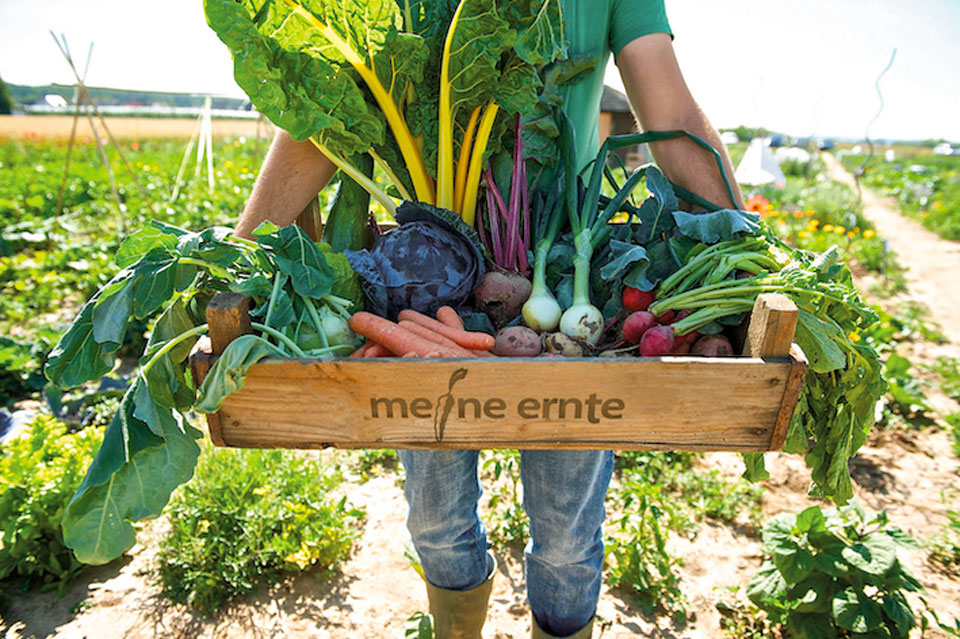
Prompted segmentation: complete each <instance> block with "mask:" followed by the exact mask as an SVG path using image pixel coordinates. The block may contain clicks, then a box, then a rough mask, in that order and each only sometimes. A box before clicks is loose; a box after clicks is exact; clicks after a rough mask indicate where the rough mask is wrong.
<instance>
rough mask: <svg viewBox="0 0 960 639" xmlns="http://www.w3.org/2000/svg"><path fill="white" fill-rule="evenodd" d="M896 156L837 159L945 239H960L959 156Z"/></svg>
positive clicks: (845, 157)
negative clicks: (860, 171)
mask: <svg viewBox="0 0 960 639" xmlns="http://www.w3.org/2000/svg"><path fill="white" fill-rule="evenodd" d="M898 156H899V157H896V156H895V159H893V160H885V159H883V158H880V157H874V158H867V156H864V155H860V154H852V153H844V154H843V155H842V156H841V157H840V159H841V161H842V162H843V165H844V166H845V167H846V168H847V169H848V170H849V171H851V172H852V171H857V170H862V172H863V175H862V177H861V178H860V180H861V182H862V183H863V184H864V185H865V186H868V187H871V188H874V189H877V190H878V191H879V192H880V193H882V194H885V195H892V196H893V197H895V198H896V199H897V202H898V204H899V207H900V211H901V212H903V213H904V214H906V215H908V216H910V217H912V218H914V219H916V220H917V221H919V222H920V223H921V224H923V225H924V226H925V227H927V228H928V229H930V230H931V231H933V232H934V233H937V234H938V235H940V236H942V237H944V238H946V239H948V240H960V157H957V156H955V155H934V154H932V153H907V154H903V153H902V152H899V153H898ZM861 167H862V169H861Z"/></svg>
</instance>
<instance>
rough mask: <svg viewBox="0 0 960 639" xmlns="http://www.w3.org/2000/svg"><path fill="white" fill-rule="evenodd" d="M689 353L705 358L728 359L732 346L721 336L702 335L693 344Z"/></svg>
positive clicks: (731, 353) (731, 352)
mask: <svg viewBox="0 0 960 639" xmlns="http://www.w3.org/2000/svg"><path fill="white" fill-rule="evenodd" d="M690 353H691V354H693V355H705V356H706V357H728V356H730V355H733V345H732V344H730V340H728V339H727V338H726V337H724V336H723V335H704V336H703V337H701V338H700V339H698V340H697V341H696V342H694V343H693V346H691V347H690Z"/></svg>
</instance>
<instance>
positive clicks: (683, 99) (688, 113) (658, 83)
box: [617, 33, 743, 208]
mask: <svg viewBox="0 0 960 639" xmlns="http://www.w3.org/2000/svg"><path fill="white" fill-rule="evenodd" d="M617 66H618V67H619V68H620V75H621V77H622V78H623V84H624V87H625V88H626V90H627V96H628V97H629V98H630V103H631V104H632V105H633V108H634V112H635V114H636V116H637V119H638V120H639V123H640V127H641V128H642V129H643V130H644V131H663V130H671V129H683V130H685V131H689V132H690V133H693V134H694V135H697V136H699V137H701V138H703V139H704V140H706V141H707V142H709V143H710V145H711V146H713V148H715V149H716V150H717V151H718V152H719V153H720V155H721V157H722V158H723V165H724V170H725V171H726V173H727V177H728V178H729V180H730V185H731V187H732V188H733V194H734V198H735V201H733V202H731V200H730V196H729V194H728V193H727V189H726V186H725V185H724V183H723V179H722V178H721V176H720V171H719V170H718V169H717V165H716V161H715V158H714V156H713V154H711V153H710V152H708V151H706V150H705V149H702V148H700V147H699V146H698V145H697V144H696V143H695V142H693V141H692V140H689V139H686V138H680V139H676V140H665V141H663V142H655V143H653V144H651V145H650V151H651V152H652V153H653V157H654V159H655V160H656V162H657V164H658V165H659V166H660V168H661V169H663V172H664V173H665V174H666V176H667V177H668V178H670V180H672V181H673V182H675V183H676V184H679V185H680V186H682V187H684V188H685V189H687V190H688V191H691V192H693V193H695V194H697V195H699V196H700V197H702V198H705V199H707V200H709V201H711V202H713V203H715V204H718V205H720V206H735V207H739V208H743V198H742V196H741V195H740V189H739V187H738V186H737V184H736V182H735V181H734V180H733V167H732V166H731V165H730V158H729V157H728V156H727V151H726V148H725V147H724V145H723V143H721V141H720V136H719V135H718V134H717V131H716V129H714V128H713V126H712V125H711V124H710V122H709V121H708V120H707V117H706V116H705V115H704V114H703V111H701V110H700V107H699V106H698V105H697V103H696V101H695V100H694V99H693V96H692V95H691V94H690V90H689V89H688V88H687V85H686V83H685V82H684V80H683V75H682V74H681V73H680V67H679V65H678V64H677V59H676V56H675V55H674V53H673V45H672V43H671V41H670V36H668V35H666V34H662V33H654V34H650V35H647V36H643V37H641V38H637V39H636V40H634V41H633V42H631V43H629V44H628V45H627V46H625V47H624V48H623V49H622V50H621V51H620V53H619V54H618V55H617Z"/></svg>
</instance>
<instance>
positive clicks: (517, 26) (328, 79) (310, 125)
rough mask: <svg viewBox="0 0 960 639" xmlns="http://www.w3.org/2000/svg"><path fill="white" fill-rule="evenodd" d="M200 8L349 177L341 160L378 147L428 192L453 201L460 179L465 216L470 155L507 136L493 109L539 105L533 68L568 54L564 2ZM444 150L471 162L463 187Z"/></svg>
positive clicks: (230, 1) (248, 83) (291, 123)
mask: <svg viewBox="0 0 960 639" xmlns="http://www.w3.org/2000/svg"><path fill="white" fill-rule="evenodd" d="M204 9H205V11H206V16H207V21H208V23H209V24H210V26H211V27H212V28H213V29H214V30H215V31H216V32H217V35H218V36H219V37H220V39H221V40H222V41H223V42H224V43H225V44H226V45H227V47H228V48H229V49H230V50H231V52H232V53H233V56H234V65H235V75H236V79H237V83H238V84H239V85H240V86H241V88H243V89H244V91H246V92H247V94H248V96H249V97H250V100H251V102H253V104H254V106H256V107H257V109H258V110H260V111H261V112H262V113H264V114H265V115H266V116H267V117H268V118H270V119H271V121H273V122H274V123H275V124H277V126H279V127H281V128H283V129H285V130H287V131H288V132H289V133H290V135H291V136H292V137H293V138H294V139H297V140H304V139H307V138H310V139H313V140H314V141H315V142H316V143H317V145H318V146H319V147H320V148H321V150H322V151H324V152H325V153H327V155H328V156H329V157H330V158H331V159H332V160H333V161H334V162H335V163H337V164H338V165H339V166H340V167H341V168H342V169H344V170H345V171H347V172H349V173H350V175H351V176H352V177H354V176H355V173H356V172H355V169H353V167H352V166H351V165H350V163H349V162H348V161H347V160H346V159H345V158H348V157H349V156H352V155H354V154H357V153H366V152H368V151H372V152H373V153H375V154H376V157H377V158H378V159H380V160H382V161H383V162H384V163H386V165H387V166H388V167H389V168H390V169H391V172H392V173H393V174H394V175H395V179H396V180H399V181H400V182H401V183H402V184H400V185H398V186H402V187H404V190H405V191H406V192H409V193H411V194H415V195H416V197H417V199H418V200H420V201H421V202H424V203H428V204H434V203H439V204H440V205H441V206H444V207H445V208H450V209H453V208H454V206H453V200H452V197H453V196H452V194H453V193H454V188H455V190H456V194H457V203H458V204H459V205H460V207H462V208H458V209H457V212H458V213H460V212H465V211H467V210H468V209H470V208H471V207H473V206H475V195H474V196H473V197H472V198H470V197H465V195H464V194H465V193H475V190H476V188H475V187H476V183H477V182H478V181H479V171H470V172H467V171H466V170H465V169H466V164H470V165H473V164H476V163H482V162H483V161H484V158H486V157H487V156H488V155H489V153H491V152H493V151H495V150H497V149H499V148H500V147H501V138H503V137H504V136H508V135H509V130H508V126H507V122H509V120H510V119H511V118H509V117H503V115H506V114H503V115H501V116H499V117H498V116H497V113H498V111H505V112H507V113H513V114H516V113H524V112H527V111H530V110H532V108H533V107H534V106H535V104H536V103H537V92H538V90H539V87H540V79H539V77H538V75H537V70H538V68H539V67H540V66H542V65H544V64H546V63H548V62H550V61H552V60H555V59H557V58H560V57H563V56H564V55H565V54H566V49H565V43H564V40H563V35H562V33H563V32H562V12H561V7H560V2H559V0H461V2H459V3H452V2H415V1H413V2H411V1H409V0H408V1H406V2H404V3H402V6H401V5H400V4H398V3H396V2H394V1H393V0H375V1H374V2H366V1H365V0H364V1H361V0H346V1H340V0H338V1H336V2H335V1H333V0H269V1H268V0H243V1H242V2H239V3H238V2H235V1H234V0H205V2H204ZM455 16H457V19H456V20H455V19H454V17H455ZM451 29H452V31H451ZM448 36H449V38H448ZM448 39H449V43H448ZM448 44H449V46H447V45H448ZM445 53H446V55H445ZM443 87H447V88H448V91H447V92H446V93H445V91H444V89H443ZM444 95H448V96H449V98H450V103H449V105H446V106H444V100H445V98H444V97H443V96H444ZM480 109H483V115H484V117H483V118H479V117H478V114H479V110H480ZM478 121H479V124H477V123H478ZM444 126H447V127H448V129H444ZM447 130H448V131H449V133H445V131H447ZM454 133H455V135H453V134H454ZM451 136H452V137H451ZM465 143H470V144H471V145H472V148H471V147H467V148H465V149H460V147H461V145H463V144H465ZM446 148H449V152H450V154H454V155H455V156H456V158H459V159H456V160H455V159H454V158H453V157H448V158H447V161H448V163H449V164H450V167H452V166H453V162H454V161H456V162H458V163H460V164H463V165H464V166H463V168H462V169H459V170H460V171H462V172H463V175H464V178H463V179H459V178H458V179H457V184H456V185H455V187H454V184H453V180H454V176H453V174H452V172H451V171H450V170H448V169H449V168H450V167H447V168H444V167H443V166H441V165H440V164H438V161H439V160H438V157H439V152H440V150H441V149H446ZM441 168H444V170H441ZM432 178H437V179H438V183H437V184H436V185H434V182H433V179H432ZM355 179H356V178H355ZM362 184H363V186H364V188H367V189H368V190H371V192H372V194H373V195H374V196H375V197H377V198H378V200H381V202H385V203H387V204H389V202H390V201H389V199H388V198H387V197H386V195H385V194H384V193H383V192H382V191H379V189H378V187H376V185H375V184H374V183H372V182H370V181H367V182H363V183H362ZM471 185H472V186H471ZM471 189H472V190H471ZM374 191H376V192H374ZM444 194H450V198H451V200H450V201H445V199H444V197H443V196H444ZM460 203H462V204H460ZM470 215H472V213H471V214H467V213H466V212H465V213H464V218H465V219H467V220H468V222H470V223H472V219H469V218H470Z"/></svg>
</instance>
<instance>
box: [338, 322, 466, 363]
mask: <svg viewBox="0 0 960 639" xmlns="http://www.w3.org/2000/svg"><path fill="white" fill-rule="evenodd" d="M347 324H348V325H349V326H350V330H352V331H353V332H354V333H357V334H358V335H363V336H364V337H366V338H367V339H370V340H373V341H375V342H377V343H378V344H380V345H381V346H383V347H385V348H386V349H387V350H388V351H390V352H391V353H393V354H394V355H399V356H403V355H406V354H407V353H416V354H417V355H419V356H420V357H431V356H435V355H434V354H435V353H439V354H440V356H441V357H459V354H458V353H454V352H452V351H451V350H450V349H447V348H444V347H442V346H440V345H438V344H434V343H433V342H431V341H429V340H425V339H423V338H422V337H420V336H419V335H414V334H413V333H411V332H410V331H408V330H407V329H405V328H402V327H401V326H398V325H397V324H394V323H393V322H391V321H390V320H387V319H383V318H382V317H378V316H376V315H374V314H373V313H367V312H366V311H360V312H359V313H354V314H353V315H351V316H350V319H349V320H348V321H347Z"/></svg>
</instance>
